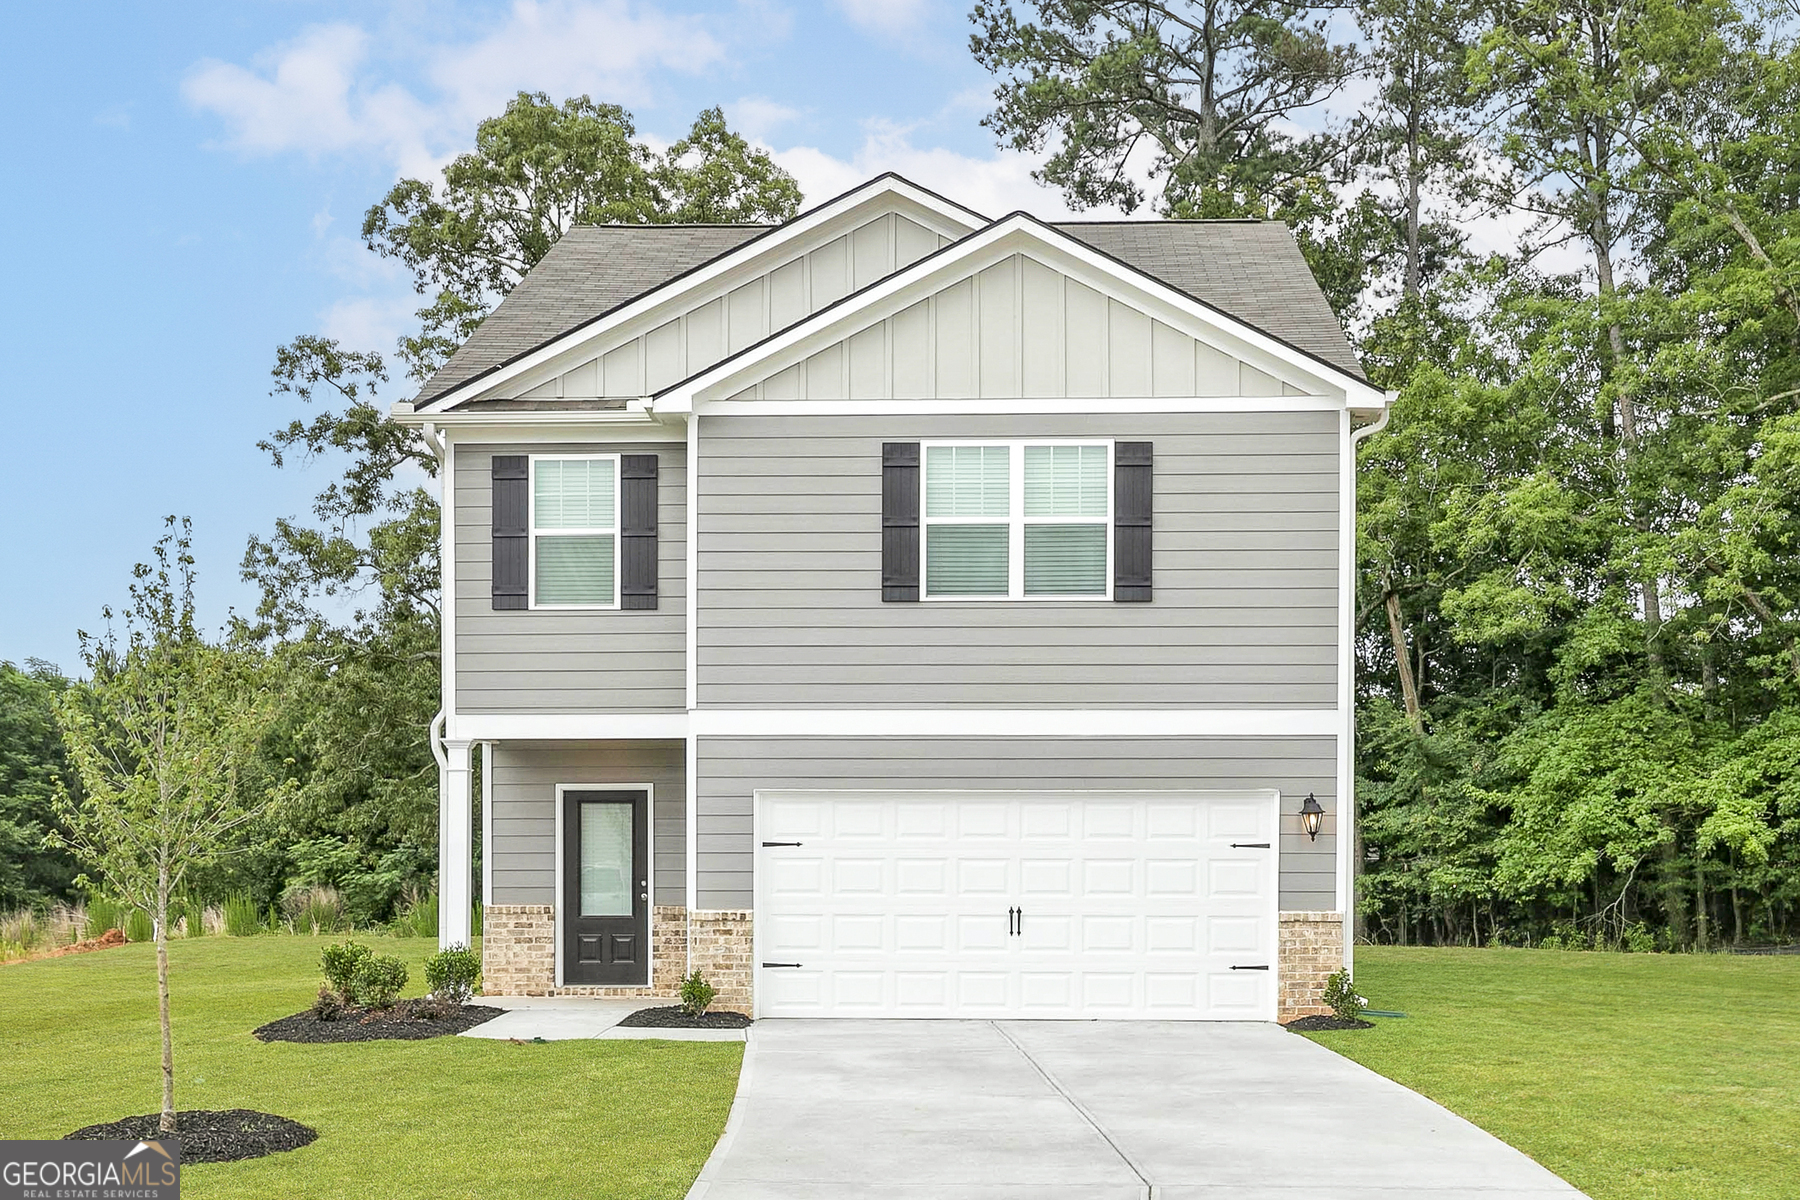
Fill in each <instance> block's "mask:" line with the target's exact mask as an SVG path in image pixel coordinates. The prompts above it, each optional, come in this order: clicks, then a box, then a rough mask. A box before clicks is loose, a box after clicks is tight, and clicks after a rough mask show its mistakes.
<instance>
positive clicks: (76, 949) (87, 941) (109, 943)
mask: <svg viewBox="0 0 1800 1200" xmlns="http://www.w3.org/2000/svg"><path fill="white" fill-rule="evenodd" d="M129 944H130V943H128V942H127V941H126V940H125V935H124V934H123V933H121V932H119V931H118V930H117V929H109V930H107V931H106V932H105V933H103V934H101V935H100V936H99V937H91V938H83V939H82V940H81V941H79V942H70V943H69V944H68V945H67V946H58V947H57V948H56V949H54V950H39V951H37V952H36V953H34V954H27V955H25V956H24V957H22V958H10V959H7V960H6V961H7V963H8V964H11V963H16V962H36V961H38V960H39V959H41V958H62V957H63V956H64V955H68V954H86V953H88V952H89V951H90V950H111V949H112V948H113V947H114V946H125V945H129Z"/></svg>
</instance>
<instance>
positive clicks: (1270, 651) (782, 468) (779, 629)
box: [698, 411, 1339, 708]
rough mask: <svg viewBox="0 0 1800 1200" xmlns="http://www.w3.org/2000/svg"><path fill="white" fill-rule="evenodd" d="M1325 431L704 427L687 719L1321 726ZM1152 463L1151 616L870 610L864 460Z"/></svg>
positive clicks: (1042, 610)
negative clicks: (1113, 720) (925, 713)
mask: <svg viewBox="0 0 1800 1200" xmlns="http://www.w3.org/2000/svg"><path fill="white" fill-rule="evenodd" d="M1338 420H1339V418H1338V416H1337V414H1334V413H1330V412H1302V411H1294V412H1272V413H1183V414H1154V415H1149V414H1074V415H1067V416H1044V415H1034V416H1016V415H1015V416H929V417H897V416H878V417H859V416H836V417H813V418H808V419H807V420H806V421H805V422H804V423H800V422H796V421H794V420H792V419H789V418H781V417H739V416H730V417H706V418H704V419H703V420H702V423H701V427H700V428H701V454H700V468H699V483H698V487H699V512H700V537H701V542H700V550H701V555H700V575H699V580H698V597H699V613H698V626H699V652H698V657H699V699H700V703H701V704H702V705H703V706H714V707H732V708H764V707H775V708H780V707H801V708H804V707H877V708H881V707H894V708H904V707H933V708H937V707H946V706H950V707H954V706H958V705H961V706H989V707H1002V708H1028V707H1071V706H1073V707H1083V706H1125V707H1160V706H1177V707H1183V708H1255V707H1271V708H1331V707H1335V705H1336V703H1337V657H1338V630H1337V614H1338V567H1339V564H1338V529H1339V526H1338V506H1339V490H1338V437H1339V425H1338ZM963 437H968V438H982V437H994V438H1028V437H1113V438H1117V439H1121V440H1149V441H1151V442H1153V443H1154V444H1155V455H1156V472H1155V479H1156V495H1155V522H1156V523H1155V564H1154V572H1155V576H1154V578H1155V589H1156V590H1155V599H1154V601H1153V602H1152V603H1150V604H1142V605H1140V604H1112V603H1107V602H1104V601H1100V602H1096V601H1068V602H1059V601H1035V600H1034V601H1030V602H1013V603H1008V602H993V601H981V602H936V601H926V602H922V603H917V604H884V603H882V601H881V444H882V442H884V441H913V440H928V439H933V438H963Z"/></svg>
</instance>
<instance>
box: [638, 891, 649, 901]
mask: <svg viewBox="0 0 1800 1200" xmlns="http://www.w3.org/2000/svg"><path fill="white" fill-rule="evenodd" d="M649 898H650V893H649V892H639V893H638V899H639V900H648V899H649Z"/></svg>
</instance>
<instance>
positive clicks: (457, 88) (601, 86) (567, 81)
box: [182, 0, 724, 175]
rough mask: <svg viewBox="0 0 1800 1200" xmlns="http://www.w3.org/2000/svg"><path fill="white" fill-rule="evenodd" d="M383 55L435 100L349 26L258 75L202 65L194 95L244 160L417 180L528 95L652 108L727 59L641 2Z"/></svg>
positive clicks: (193, 82)
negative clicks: (666, 80)
mask: <svg viewBox="0 0 1800 1200" xmlns="http://www.w3.org/2000/svg"><path fill="white" fill-rule="evenodd" d="M380 48H381V49H382V50H384V51H386V52H388V53H390V54H393V55H395V56H397V57H399V58H405V59H413V60H421V61H422V65H423V68H424V69H423V76H424V78H426V79H427V80H429V81H430V83H431V84H432V85H433V90H432V91H431V93H430V95H429V96H428V97H422V96H421V95H419V94H417V93H415V92H414V91H413V90H411V89H409V88H407V87H405V86H403V85H401V84H399V83H396V82H392V81H383V80H382V78H381V74H382V70H383V68H384V67H387V68H392V67H394V66H395V65H396V64H393V63H386V64H384V63H381V62H378V61H376V60H375V56H374V53H373V51H374V50H375V49H376V41H375V39H373V38H372V37H371V36H370V34H369V33H368V31H366V30H365V29H363V28H362V27H360V26H356V25H350V24H342V23H339V24H332V25H319V26H314V27H312V28H310V29H308V30H306V31H305V32H304V33H302V34H301V35H300V36H299V37H298V38H296V39H294V40H293V41H291V42H287V43H284V44H282V45H278V46H275V47H272V48H270V49H269V50H267V51H265V52H263V53H262V54H260V55H258V56H256V58H255V59H254V60H253V62H252V65H251V66H249V67H245V66H240V65H238V64H235V63H225V62H220V61H218V60H216V59H209V60H207V61H204V62H201V63H199V64H197V65H196V66H195V67H194V69H193V70H192V71H191V72H190V73H189V74H188V77H187V78H186V79H185V80H184V81H183V83H182V94H183V95H184V96H185V97H186V98H187V100H188V102H189V103H190V104H192V105H193V106H194V107H196V108H198V109H201V110H203V111H207V112H211V113H214V114H215V115H217V116H218V117H219V118H220V119H221V120H222V121H223V122H224V123H225V127H226V131H227V137H226V139H225V141H226V144H228V145H230V146H233V147H234V148H236V149H239V150H241V151H244V152H246V153H251V154H275V153H283V152H298V153H302V154H307V155H319V154H365V155H369V154H372V155H376V156H378V157H381V158H383V159H385V160H386V161H387V162H389V163H390V164H391V165H393V166H394V167H395V168H396V169H397V170H399V171H400V172H401V173H403V174H410V175H418V174H423V173H427V172H430V171H431V170H432V169H433V168H434V167H435V166H437V165H438V164H439V163H441V162H442V161H443V159H444V157H445V156H446V155H447V154H448V152H449V150H450V148H451V147H454V146H458V145H464V144H466V143H467V142H468V140H469V135H470V133H471V132H472V131H473V129H474V127H475V125H476V123H477V122H479V121H480V120H481V119H482V118H484V117H488V116H491V115H493V114H494V113H496V112H498V111H499V110H500V109H501V107H502V106H503V105H504V104H505V102H506V101H507V100H508V99H509V98H511V96H512V95H513V94H514V93H515V92H518V91H520V90H527V91H544V92H548V93H549V94H551V95H552V96H555V97H559V98H560V97H563V96H569V95H574V94H577V93H583V92H585V93H587V94H589V95H604V96H606V97H608V98H609V99H618V100H623V101H625V102H627V103H633V102H640V101H642V100H643V99H644V98H645V97H647V96H648V95H649V94H650V91H651V82H650V80H651V77H652V76H653V74H654V73H656V72H658V71H662V70H680V71H698V70H702V69H704V68H706V67H708V66H711V65H712V64H714V63H716V62H717V61H718V60H719V59H720V58H721V57H723V55H724V48H723V47H722V46H721V45H720V43H719V42H718V40H717V39H715V38H714V37H713V36H712V35H711V34H710V33H708V32H707V30H706V28H705V26H704V24H703V23H702V22H701V20H700V19H699V18H696V17H687V16H672V15H668V14H665V13H661V12H658V11H656V10H654V9H650V8H645V7H642V6H641V5H633V4H632V3H631V0H514V3H513V6H512V8H511V10H510V12H509V13H508V16H507V19H506V20H505V22H504V23H502V24H501V25H500V26H499V27H498V28H497V29H495V30H494V31H493V32H492V33H490V34H488V35H487V36H486V37H484V38H481V39H480V40H478V41H475V42H472V43H468V44H464V45H460V46H446V45H428V44H422V43H418V42H415V41H413V40H411V39H409V38H407V37H404V36H400V35H394V36H384V37H383V38H382V39H380Z"/></svg>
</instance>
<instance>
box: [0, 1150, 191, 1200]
mask: <svg viewBox="0 0 1800 1200" xmlns="http://www.w3.org/2000/svg"><path fill="white" fill-rule="evenodd" d="M180 1196H181V1144H180V1143H179V1142H176V1141H170V1142H167V1143H164V1142H126V1141H117V1142H112V1141H108V1142H84V1141H68V1142H0V1200H180Z"/></svg>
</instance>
